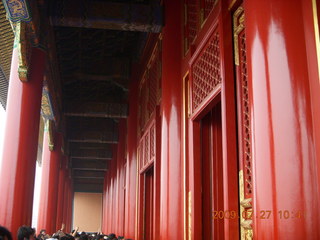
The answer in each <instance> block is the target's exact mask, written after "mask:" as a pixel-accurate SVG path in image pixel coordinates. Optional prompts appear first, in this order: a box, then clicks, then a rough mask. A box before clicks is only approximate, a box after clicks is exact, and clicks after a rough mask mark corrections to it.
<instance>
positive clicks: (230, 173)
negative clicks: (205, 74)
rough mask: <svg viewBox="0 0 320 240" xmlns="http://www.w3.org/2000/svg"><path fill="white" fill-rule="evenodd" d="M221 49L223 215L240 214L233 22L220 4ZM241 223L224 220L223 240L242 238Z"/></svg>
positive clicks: (236, 220) (225, 8)
mask: <svg viewBox="0 0 320 240" xmlns="http://www.w3.org/2000/svg"><path fill="white" fill-rule="evenodd" d="M219 3H220V4H221V5H218V7H220V8H221V10H220V11H221V13H220V16H219V21H220V23H219V24H220V40H221V41H220V48H221V52H220V54H221V75H222V85H221V122H222V129H221V131H222V159H223V193H224V196H223V199H224V204H223V207H224V211H226V212H230V211H235V212H238V211H239V207H238V205H239V195H238V193H239V189H238V170H239V169H238V161H237V134H236V132H237V128H236V106H235V95H236V94H235V79H234V54H233V29H232V18H231V16H230V12H229V10H228V7H229V5H228V3H227V2H226V1H220V2H219ZM239 229H240V228H239V221H238V219H236V218H235V219H230V218H224V238H225V239H226V240H233V239H237V238H238V237H239V232H240V230H239Z"/></svg>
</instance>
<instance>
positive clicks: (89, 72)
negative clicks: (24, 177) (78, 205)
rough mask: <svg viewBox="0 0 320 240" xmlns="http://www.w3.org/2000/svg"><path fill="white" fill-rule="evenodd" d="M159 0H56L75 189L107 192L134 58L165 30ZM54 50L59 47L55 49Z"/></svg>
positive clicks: (52, 5) (54, 18) (54, 21)
mask: <svg viewBox="0 0 320 240" xmlns="http://www.w3.org/2000/svg"><path fill="white" fill-rule="evenodd" d="M161 12H162V8H161V6H160V4H159V2H158V1H151V0H150V1H142V0H140V1H139V0H137V1H128V0H121V1H102V0H95V1H92V0H90V1H89V0H81V1H79V0H68V1H67V0H61V1H53V0H52V1H50V2H49V5H48V13H49V22H50V23H51V25H52V28H53V32H54V34H53V38H54V45H55V46H54V48H53V49H55V50H54V51H55V53H54V54H55V55H56V58H57V69H58V74H57V76H58V77H56V78H54V81H55V82H54V84H55V85H57V86H60V87H59V88H58V87H57V88H55V89H60V90H61V93H56V94H55V95H56V98H59V99H58V100H57V101H56V102H58V103H60V105H61V106H59V107H58V109H61V111H60V112H59V115H60V118H61V121H62V122H63V124H64V126H65V130H64V134H65V140H66V142H67V143H68V144H67V146H68V150H67V153H68V155H69V159H70V166H71V167H72V175H73V181H74V190H75V191H84V192H102V189H103V180H104V175H105V172H106V171H108V166H109V165H110V164H109V163H110V161H112V157H113V149H114V145H115V144H117V142H118V138H119V136H118V122H119V119H121V118H127V116H128V91H129V84H130V78H131V68H132V63H133V62H135V61H138V60H139V58H140V55H141V52H142V50H143V48H144V44H145V41H146V38H147V36H148V33H149V32H159V31H160V30H161V26H162V15H161ZM51 51H53V50H51Z"/></svg>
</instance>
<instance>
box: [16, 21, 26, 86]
mask: <svg viewBox="0 0 320 240" xmlns="http://www.w3.org/2000/svg"><path fill="white" fill-rule="evenodd" d="M15 34H16V39H15V40H16V42H15V47H17V48H18V54H19V67H18V74H19V79H20V81H22V82H27V81H28V50H29V49H28V41H27V38H26V23H24V22H18V23H17V24H16V28H15Z"/></svg>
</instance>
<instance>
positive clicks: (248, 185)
mask: <svg viewBox="0 0 320 240" xmlns="http://www.w3.org/2000/svg"><path fill="white" fill-rule="evenodd" d="M239 58H240V61H239V62H240V66H239V67H240V73H241V75H240V78H241V95H242V97H241V100H242V101H241V105H242V126H243V129H242V131H243V132H242V134H243V145H244V146H243V157H244V177H245V186H244V187H245V192H246V193H247V194H249V195H250V194H251V193H252V164H251V132H250V128H251V126H250V125H251V124H250V106H249V92H248V75H247V61H246V58H247V54H246V36H245V31H242V32H241V33H240V34H239Z"/></svg>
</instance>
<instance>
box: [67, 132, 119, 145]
mask: <svg viewBox="0 0 320 240" xmlns="http://www.w3.org/2000/svg"><path fill="white" fill-rule="evenodd" d="M68 140H69V142H74V143H118V133H116V132H115V131H74V132H71V133H70V134H69V138H68Z"/></svg>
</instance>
